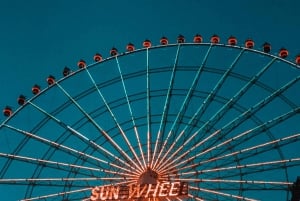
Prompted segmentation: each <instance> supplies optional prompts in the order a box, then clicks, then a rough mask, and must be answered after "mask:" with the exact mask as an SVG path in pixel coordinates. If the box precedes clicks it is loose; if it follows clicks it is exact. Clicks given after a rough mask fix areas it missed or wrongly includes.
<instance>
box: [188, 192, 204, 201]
mask: <svg viewBox="0 0 300 201" xmlns="http://www.w3.org/2000/svg"><path fill="white" fill-rule="evenodd" d="M188 197H189V198H193V199H195V200H198V201H204V200H203V199H202V198H200V197H198V196H196V195H193V194H190V193H189V194H188Z"/></svg>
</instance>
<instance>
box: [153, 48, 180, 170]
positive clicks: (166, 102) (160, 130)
mask: <svg viewBox="0 0 300 201" xmlns="http://www.w3.org/2000/svg"><path fill="white" fill-rule="evenodd" d="M179 51H180V44H178V46H177V51H176V55H175V60H174V65H173V69H172V73H171V77H170V82H169V87H168V92H167V96H166V100H165V104H164V109H163V113H162V116H161V121H160V125H159V129H158V133H157V137H156V141H155V146H154V152H153V156H152V161H151V168H152V169H154V167H155V166H156V163H157V162H158V160H159V157H160V154H161V153H162V152H161V151H160V152H159V155H158V156H157V157H156V160H154V159H155V155H156V152H157V146H158V142H159V140H160V138H161V134H162V132H164V126H165V123H164V122H165V121H166V117H167V113H168V110H169V104H170V101H169V99H170V97H171V90H172V88H173V83H174V78H175V70H176V67H177V62H178V55H179ZM161 150H162V149H161ZM153 163H154V164H153Z"/></svg>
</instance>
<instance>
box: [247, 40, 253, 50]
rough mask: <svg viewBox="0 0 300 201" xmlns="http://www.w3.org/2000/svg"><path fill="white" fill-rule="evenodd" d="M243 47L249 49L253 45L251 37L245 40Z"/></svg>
mask: <svg viewBox="0 0 300 201" xmlns="http://www.w3.org/2000/svg"><path fill="white" fill-rule="evenodd" d="M245 47H246V48H250V49H251V48H253V47H254V41H253V40H252V39H247V40H246V41H245Z"/></svg>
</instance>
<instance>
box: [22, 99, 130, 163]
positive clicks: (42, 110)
mask: <svg viewBox="0 0 300 201" xmlns="http://www.w3.org/2000/svg"><path fill="white" fill-rule="evenodd" d="M28 103H29V104H30V105H32V106H33V107H35V108H36V109H37V110H39V111H40V112H42V113H44V114H45V115H47V116H48V117H50V118H51V119H53V120H54V121H55V122H57V123H58V124H59V125H60V126H62V127H63V128H65V129H67V130H69V131H71V132H72V133H73V134H75V135H76V136H77V137H79V139H81V140H83V141H84V142H85V143H87V144H88V145H89V146H94V147H96V150H97V149H100V150H102V151H103V152H105V153H106V154H108V155H109V156H111V157H113V158H114V159H116V160H118V161H120V162H121V163H123V164H124V165H126V164H127V163H126V162H125V161H124V160H122V159H120V157H117V156H115V155H114V154H112V153H111V152H110V151H108V150H107V149H105V148H104V147H103V146H99V145H98V144H97V143H95V142H94V141H93V140H91V139H89V138H87V137H86V136H85V135H83V134H81V133H80V132H79V131H77V130H75V129H73V128H72V127H71V126H69V125H66V124H65V123H64V122H62V121H61V120H59V119H57V118H56V117H54V116H53V115H51V114H49V113H48V112H47V111H45V110H44V109H42V108H41V107H39V106H37V105H36V104H34V103H32V102H31V101H28ZM127 166H128V164H127Z"/></svg>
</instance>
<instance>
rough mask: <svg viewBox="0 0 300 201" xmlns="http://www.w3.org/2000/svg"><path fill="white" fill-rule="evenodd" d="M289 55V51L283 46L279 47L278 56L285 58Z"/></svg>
mask: <svg viewBox="0 0 300 201" xmlns="http://www.w3.org/2000/svg"><path fill="white" fill-rule="evenodd" d="M288 55H289V51H288V50H287V49H285V48H281V49H280V50H279V53H278V56H280V57H281V58H283V59H284V58H286V57H287V56H288Z"/></svg>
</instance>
